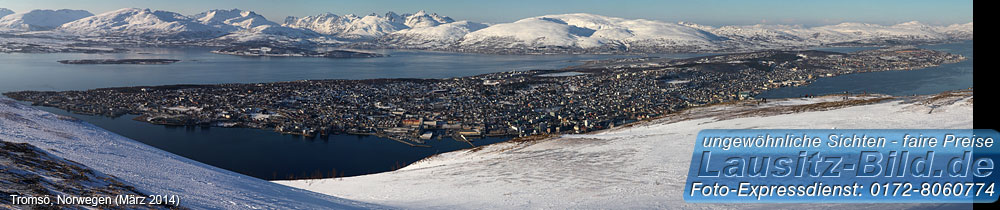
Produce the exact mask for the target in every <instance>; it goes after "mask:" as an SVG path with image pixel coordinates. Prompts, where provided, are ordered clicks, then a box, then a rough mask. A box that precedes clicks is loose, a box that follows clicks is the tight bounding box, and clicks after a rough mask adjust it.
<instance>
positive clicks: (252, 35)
mask: <svg viewBox="0 0 1000 210" xmlns="http://www.w3.org/2000/svg"><path fill="white" fill-rule="evenodd" d="M191 18H192V19H194V20H195V21H196V22H198V23H201V24H204V25H207V26H211V27H215V28H218V29H221V30H224V31H226V32H229V34H226V35H224V36H221V37H218V38H216V39H217V40H225V41H235V42H259V41H284V42H287V41H293V40H295V39H308V38H316V37H320V36H322V34H319V33H316V32H313V31H311V30H308V29H298V28H289V27H284V26H281V25H280V24H278V23H275V22H272V21H270V20H267V18H264V16H262V15H259V14H257V13H255V12H253V11H244V10H240V9H230V10H209V11H206V12H203V13H199V14H196V15H193V16H191Z"/></svg>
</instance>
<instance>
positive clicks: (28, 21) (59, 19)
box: [0, 9, 94, 32]
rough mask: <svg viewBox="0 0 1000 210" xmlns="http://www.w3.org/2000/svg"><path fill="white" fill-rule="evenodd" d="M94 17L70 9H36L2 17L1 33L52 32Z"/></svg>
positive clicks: (81, 11)
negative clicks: (75, 21) (69, 23)
mask: <svg viewBox="0 0 1000 210" xmlns="http://www.w3.org/2000/svg"><path fill="white" fill-rule="evenodd" d="M7 11H10V10H7ZM0 13H3V11H0ZM93 15H94V14H91V13H90V12H87V11H83V10H69V9H61V10H44V9H36V10H31V11H28V12H24V13H15V14H10V15H6V16H4V15H0V16H3V18H0V31H3V32H22V31H44V30H52V29H54V28H56V27H59V26H60V25H62V24H64V23H67V22H70V21H74V20H78V19H80V18H84V17H88V16H93Z"/></svg>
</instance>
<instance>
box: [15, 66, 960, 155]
mask: <svg viewBox="0 0 1000 210" xmlns="http://www.w3.org/2000/svg"><path fill="white" fill-rule="evenodd" d="M965 59H966V58H965V57H963V56H961V55H956V54H950V53H945V52H940V51H933V50H927V49H919V48H912V47H893V48H883V49H875V50H864V51H858V52H852V53H838V52H827V51H815V50H802V51H780V50H767V51H757V52H747V53H734V54H722V55H711V56H704V57H695V58H687V59H669V58H630V59H619V60H608V61H602V62H592V63H589V64H586V65H583V66H578V67H570V68H564V69H560V70H531V71H509V72H497V73H488V74H482V75H476V76H467V77H456V78H446V79H366V80H301V81H289V82H272V83H252V84H218V85H168V86H144V87H120V88H101V89H93V90H87V91H20V92H9V93H5V94H4V95H6V96H8V97H10V98H13V99H17V100H21V101H28V102H32V103H33V104H34V105H41V106H51V107H57V108H60V109H64V110H69V111H72V112H75V113H81V114H92V115H105V116H122V115H126V114H129V115H136V116H138V117H135V119H136V120H139V121H144V122H149V123H154V124H166V125H184V126H223V127H247V128H258V129H268V130H274V131H276V132H280V133H287V134H295V135H302V136H316V135H319V136H323V135H330V134H340V133H346V134H359V135H378V136H383V137H388V138H392V139H395V140H399V141H401V142H407V144H410V145H421V144H422V143H423V141H424V140H426V139H430V138H435V137H438V138H441V137H452V138H455V139H456V140H460V141H467V140H469V138H472V137H482V136H509V137H524V136H533V135H553V134H566V133H584V132H589V131H594V130H601V129H607V128H612V127H616V126H623V125H628V124H631V123H633V122H637V121H643V120H649V119H654V118H657V117H661V116H665V115H667V114H670V113H673V112H677V111H680V110H682V109H685V108H690V107H696V106H702V105H707V104H715V103H723V102H730V101H741V100H760V99H756V98H754V96H755V95H757V94H759V93H761V92H762V91H765V90H768V89H773V88H779V87H786V86H799V85H806V84H809V83H811V82H813V81H815V80H816V79H819V78H822V77H831V76H836V75H843V74H852V73H862V72H876V71H890V70H912V69H920V68H926V67H932V66H938V65H941V64H946V63H955V62H960V61H962V60H965Z"/></svg>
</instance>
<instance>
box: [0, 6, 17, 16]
mask: <svg viewBox="0 0 1000 210" xmlns="http://www.w3.org/2000/svg"><path fill="white" fill-rule="evenodd" d="M9 14H14V10H10V9H7V8H0V18H2V17H3V16H7V15H9Z"/></svg>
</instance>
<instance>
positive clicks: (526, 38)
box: [460, 13, 724, 49]
mask: <svg viewBox="0 0 1000 210" xmlns="http://www.w3.org/2000/svg"><path fill="white" fill-rule="evenodd" d="M723 39H724V38H721V37H718V36H716V35H714V34H712V33H709V32H706V31H703V30H701V29H697V28H692V27H688V26H684V25H679V24H676V23H666V22H660V21H652V20H644V19H636V20H629V19H623V18H615V17H605V16H600V15H593V14H584V13H577V14H563V15H546V16H539V17H532V18H526V19H521V20H518V21H516V22H513V23H505V24H496V25H492V26H490V27H487V28H484V29H482V30H478V31H475V32H472V33H469V34H467V35H465V37H464V40H462V42H461V43H460V46H462V47H471V48H539V47H564V48H594V47H604V46H618V47H625V48H664V49H676V48H695V49H700V48H710V47H711V46H713V45H715V44H714V42H715V41H720V40H723Z"/></svg>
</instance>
